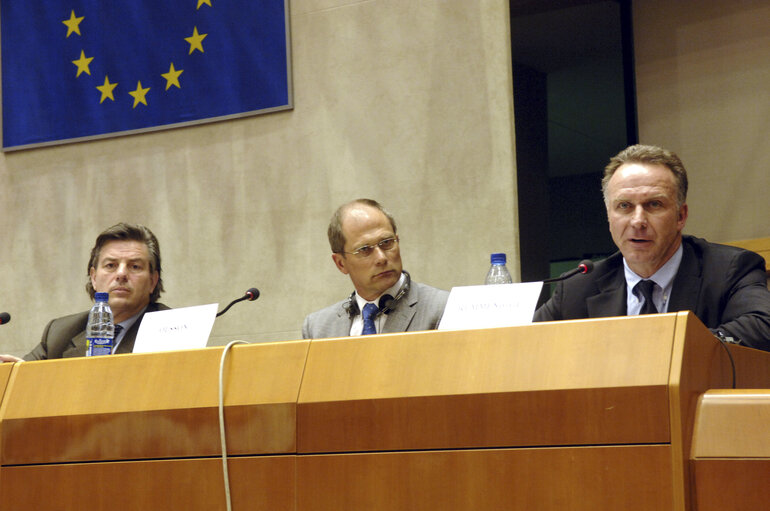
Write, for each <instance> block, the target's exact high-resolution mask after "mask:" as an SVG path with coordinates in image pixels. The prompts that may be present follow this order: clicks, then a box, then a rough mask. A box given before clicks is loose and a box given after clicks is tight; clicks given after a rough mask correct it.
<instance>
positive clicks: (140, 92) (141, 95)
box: [128, 82, 150, 108]
mask: <svg viewBox="0 0 770 511" xmlns="http://www.w3.org/2000/svg"><path fill="white" fill-rule="evenodd" d="M149 90H150V88H149V87H147V88H146V89H143V88H142V82H136V90H131V91H128V93H129V94H131V96H132V97H133V98H134V106H133V107H132V108H136V105H138V104H139V103H142V104H144V106H147V98H146V97H145V96H147V92H148V91H149Z"/></svg>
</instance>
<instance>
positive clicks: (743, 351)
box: [671, 312, 770, 509]
mask: <svg viewBox="0 0 770 511" xmlns="http://www.w3.org/2000/svg"><path fill="white" fill-rule="evenodd" d="M678 318H679V319H680V320H681V321H680V322H679V323H678V326H677V335H676V339H677V340H676V343H677V346H680V345H681V346H682V348H681V349H680V348H679V347H675V349H674V351H673V352H674V354H675V356H676V355H677V354H681V360H675V361H674V362H673V363H672V378H671V401H672V407H674V408H676V409H678V410H679V411H678V413H677V412H676V411H672V414H671V415H672V418H673V419H674V421H673V423H672V427H671V431H672V453H673V454H674V456H675V458H674V460H673V463H672V465H673V467H674V471H673V477H674V478H675V482H674V489H675V492H679V491H682V492H683V493H682V495H681V497H682V499H683V500H684V502H685V505H686V509H693V507H692V506H693V499H694V486H693V485H691V484H690V482H691V481H693V478H692V474H691V473H690V469H691V465H690V464H689V463H688V462H687V460H688V459H689V457H690V451H691V448H692V441H693V424H694V422H695V415H696V410H697V404H698V399H699V397H700V396H701V394H703V392H705V391H706V390H708V389H718V388H726V387H729V386H731V385H732V368H731V365H730V359H729V357H728V355H727V352H726V351H725V349H724V347H723V346H722V345H721V344H720V343H719V341H717V340H716V338H715V337H714V336H713V334H712V333H711V332H710V331H709V330H708V329H707V328H706V327H705V326H704V325H703V323H701V322H700V321H699V320H698V318H697V317H696V316H695V315H694V314H692V313H691V312H682V313H679V314H678ZM728 349H729V351H730V353H731V354H732V356H733V359H734V361H735V367H736V386H738V387H742V388H752V387H757V386H768V387H770V353H767V352H763V351H759V350H755V349H751V348H746V347H741V346H732V345H731V346H729V347H728ZM677 367H679V370H678V371H677V370H676V368H677Z"/></svg>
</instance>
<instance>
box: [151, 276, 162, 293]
mask: <svg viewBox="0 0 770 511" xmlns="http://www.w3.org/2000/svg"><path fill="white" fill-rule="evenodd" d="M159 280H160V273H158V272H157V271H154V272H152V289H150V294H152V293H154V292H155V286H157V285H158V281H159Z"/></svg>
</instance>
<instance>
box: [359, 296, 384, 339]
mask: <svg viewBox="0 0 770 511" xmlns="http://www.w3.org/2000/svg"><path fill="white" fill-rule="evenodd" d="M379 311H380V308H379V307H377V306H376V305H374V304H373V303H367V304H366V305H364V310H363V312H362V313H361V316H363V318H364V329H363V331H362V332H361V335H372V334H376V333H377V329H376V328H375V327H374V317H375V316H376V315H377V313H378V312H379Z"/></svg>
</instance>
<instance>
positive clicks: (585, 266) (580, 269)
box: [543, 259, 594, 284]
mask: <svg viewBox="0 0 770 511" xmlns="http://www.w3.org/2000/svg"><path fill="white" fill-rule="evenodd" d="M593 269H594V262H593V261H591V260H590V259H583V260H582V261H580V264H578V265H577V268H573V269H572V270H570V271H568V272H567V273H565V274H563V275H560V276H558V277H554V278H552V279H545V280H544V281H543V284H548V283H549V282H559V281H561V280H566V279H568V278H570V277H572V276H573V275H577V274H578V273H584V274H585V273H591V270H593Z"/></svg>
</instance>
